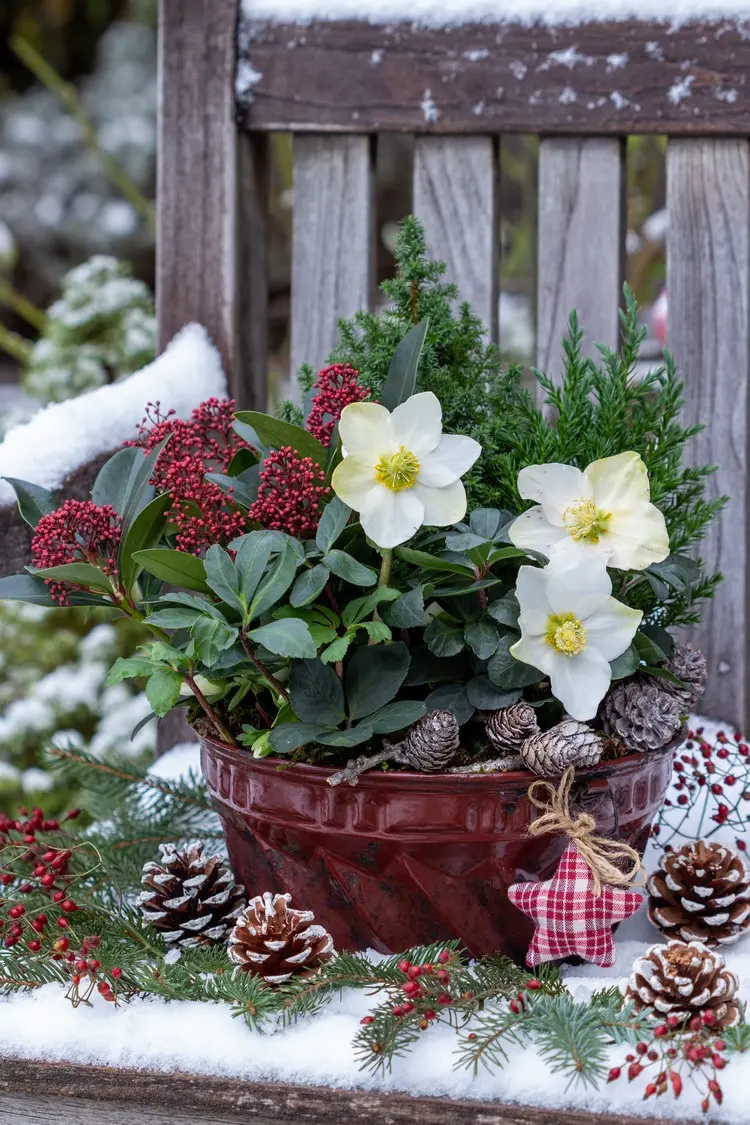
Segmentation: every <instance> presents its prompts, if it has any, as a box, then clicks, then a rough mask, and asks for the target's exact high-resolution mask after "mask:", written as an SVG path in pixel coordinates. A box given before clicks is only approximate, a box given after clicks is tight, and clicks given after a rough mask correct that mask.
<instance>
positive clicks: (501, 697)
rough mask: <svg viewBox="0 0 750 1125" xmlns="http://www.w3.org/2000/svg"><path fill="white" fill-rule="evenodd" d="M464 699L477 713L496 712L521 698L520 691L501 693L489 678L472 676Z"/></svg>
mask: <svg viewBox="0 0 750 1125" xmlns="http://www.w3.org/2000/svg"><path fill="white" fill-rule="evenodd" d="M466 698H467V699H468V701H469V703H470V704H471V705H472V707H476V709H477V711H497V710H498V708H500V707H509V706H510V705H511V703H515V702H516V700H518V699H520V698H521V693H520V691H501V690H500V688H496V687H495V685H494V684H493V683H491V681H490V679H489V676H474V678H473V679H472V680H469V682H468V683H467V685H466Z"/></svg>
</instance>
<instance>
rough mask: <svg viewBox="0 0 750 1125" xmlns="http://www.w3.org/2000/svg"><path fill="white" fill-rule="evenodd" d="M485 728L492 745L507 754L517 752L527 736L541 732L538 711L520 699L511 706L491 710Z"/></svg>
mask: <svg viewBox="0 0 750 1125" xmlns="http://www.w3.org/2000/svg"><path fill="white" fill-rule="evenodd" d="M484 729H485V731H486V732H487V738H488V740H489V741H490V742H491V743H492V745H493V746H494V747H495V748H496V749H497V750H500V751H501V752H503V753H505V754H517V753H518V751H519V750H520V749H521V747H522V746H523V744H524V742H525V741H526V739H527V738H532V737H533V736H534V735H535V734H538V733H539V724H538V723H537V721H536V711H535V710H534V708H533V707H529V705H528V703H524V702H523V700H520V701H519V702H518V703H511V705H510V707H501V708H500V710H499V711H490V713H489V714H488V715H487V716H485V720H484Z"/></svg>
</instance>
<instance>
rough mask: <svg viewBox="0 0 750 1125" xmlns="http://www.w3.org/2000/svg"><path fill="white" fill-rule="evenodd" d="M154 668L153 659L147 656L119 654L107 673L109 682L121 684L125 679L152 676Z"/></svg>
mask: <svg viewBox="0 0 750 1125" xmlns="http://www.w3.org/2000/svg"><path fill="white" fill-rule="evenodd" d="M153 670H154V662H153V660H149V659H148V658H147V657H145V656H118V658H117V660H115V662H114V664H113V665H112V667H111V668H110V670H109V673H108V674H107V683H108V684H120V683H122V681H123V680H132V679H135V678H136V677H141V676H150V675H151V673H152V672H153Z"/></svg>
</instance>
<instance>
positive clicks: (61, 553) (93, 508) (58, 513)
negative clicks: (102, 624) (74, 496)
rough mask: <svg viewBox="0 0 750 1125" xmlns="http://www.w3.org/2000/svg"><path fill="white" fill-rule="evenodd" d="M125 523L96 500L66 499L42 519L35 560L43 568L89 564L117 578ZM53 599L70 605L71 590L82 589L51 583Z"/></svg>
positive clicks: (36, 536) (33, 554)
mask: <svg viewBox="0 0 750 1125" xmlns="http://www.w3.org/2000/svg"><path fill="white" fill-rule="evenodd" d="M121 533H122V524H121V520H120V517H119V515H118V514H117V512H116V511H115V509H114V508H113V507H112V506H111V504H105V505H104V506H103V507H99V506H98V505H97V504H94V502H93V501H92V500H66V501H65V503H64V504H63V505H62V507H60V508H56V509H55V511H54V512H48V513H47V515H46V516H42V518H41V519H40V520H39V523H38V524H37V525H36V530H35V532H34V538H33V539H32V541H31V557H32V559H33V560H34V566H36V567H39V568H40V569H42V568H45V567H50V566H63V565H64V564H66V563H75V562H86V563H91V565H92V566H96V567H98V568H99V570H101V571H102V572H103V573H104V574H107V575H110V576H111V577H113V578H114V579H116V578H117V549H118V547H119V545H120V535H121ZM47 584H48V586H49V588H50V597H51V598H52V600H53V601H56V602H57V603H58V604H59V605H67V604H68V594H69V592H70V591H71V590H79V589H82V588H83V587H81V586H80V585H77V584H76V585H74V584H73V583H69V582H55V581H53V580H52V579H49V580H47Z"/></svg>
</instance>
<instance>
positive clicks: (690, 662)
mask: <svg viewBox="0 0 750 1125" xmlns="http://www.w3.org/2000/svg"><path fill="white" fill-rule="evenodd" d="M668 667H669V671H670V672H671V673H672V675H673V676H676V677H677V679H678V680H681V681H682V685H678V684H673V683H671V682H670V681H669V680H660V681H659V684H660V686H661V689H662V691H666V692H669V693H670V694H672V695H674V696H676V697H677V699H679V701H680V704H681V706H682V709H683V712H685V711H689V710H690V708H691V707H694V706H695V704H696V703H697V702H698V700H699V699H700V697H701V696H702V695H703V693H704V691H705V690H706V679H707V678H708V662H707V660H706V658H705V656H704V655H703V653H702V652H701V651H700V649H697V648H694V647H693V646H692V645H691V644H684V645H677V646H676V648H675V650H674V655H673V657H672V659H671V660H670V662H669V665H668Z"/></svg>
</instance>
